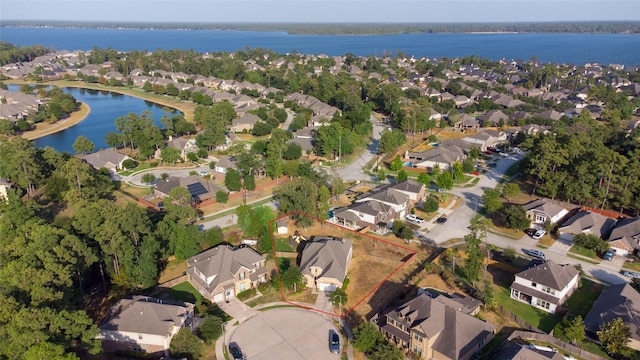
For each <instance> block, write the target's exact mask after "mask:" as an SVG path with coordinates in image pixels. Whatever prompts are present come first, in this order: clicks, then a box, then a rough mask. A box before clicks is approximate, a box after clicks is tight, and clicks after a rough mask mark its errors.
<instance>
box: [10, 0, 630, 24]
mask: <svg viewBox="0 0 640 360" xmlns="http://www.w3.org/2000/svg"><path fill="white" fill-rule="evenodd" d="M2 20H64V21H96V22H100V21H110V22H114V21H115V22H132V21H136V22H141V21H143V22H212V23H216V22H218V23H219V22H291V23H300V22H301V23H309V22H354V23H357V22H361V23H362V22H365V23H366V22H373V23H379V22H388V23H408V22H427V23H428V22H437V23H451V22H544V21H555V22H558V21H619V20H636V21H640V0H499V1H487V0H399V1H389V0H378V1H369V0H344V1H336V0H326V1H321V0H286V1H271V0H109V1H105V0H80V1H79V0H1V1H0V23H1V22H2Z"/></svg>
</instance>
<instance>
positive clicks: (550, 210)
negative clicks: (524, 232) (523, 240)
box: [522, 199, 569, 225]
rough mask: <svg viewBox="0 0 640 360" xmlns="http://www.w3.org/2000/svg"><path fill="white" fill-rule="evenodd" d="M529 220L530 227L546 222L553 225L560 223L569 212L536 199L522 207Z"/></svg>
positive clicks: (546, 201) (543, 200)
mask: <svg viewBox="0 0 640 360" xmlns="http://www.w3.org/2000/svg"><path fill="white" fill-rule="evenodd" d="M522 207H524V209H525V210H526V212H527V216H528V217H529V219H530V220H531V225H544V224H545V223H546V222H547V221H548V222H549V223H551V224H555V223H557V222H558V221H560V220H561V219H562V218H563V217H564V216H565V215H567V214H568V213H569V211H568V210H567V209H565V208H562V207H560V206H558V205H556V204H554V203H552V202H550V201H548V200H545V199H538V200H533V201H530V202H528V203H526V204H524V205H522Z"/></svg>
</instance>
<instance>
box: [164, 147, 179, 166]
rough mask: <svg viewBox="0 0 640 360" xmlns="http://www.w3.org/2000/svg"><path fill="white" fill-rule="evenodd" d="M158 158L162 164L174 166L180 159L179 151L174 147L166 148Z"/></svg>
mask: <svg viewBox="0 0 640 360" xmlns="http://www.w3.org/2000/svg"><path fill="white" fill-rule="evenodd" d="M160 158H161V159H162V161H164V162H168V163H171V164H173V165H175V164H176V162H177V161H178V160H180V159H181V157H180V150H178V149H176V148H174V147H170V146H167V147H165V148H164V149H162V150H161V151H160Z"/></svg>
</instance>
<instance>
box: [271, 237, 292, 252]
mask: <svg viewBox="0 0 640 360" xmlns="http://www.w3.org/2000/svg"><path fill="white" fill-rule="evenodd" d="M274 241H275V243H276V251H293V249H292V248H291V246H290V245H289V239H283V238H275V239H274Z"/></svg>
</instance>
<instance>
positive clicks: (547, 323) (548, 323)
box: [496, 287, 562, 333]
mask: <svg viewBox="0 0 640 360" xmlns="http://www.w3.org/2000/svg"><path fill="white" fill-rule="evenodd" d="M496 300H497V302H498V304H500V305H502V307H504V308H505V309H507V310H509V311H510V312H512V313H514V314H516V315H517V316H519V317H520V318H521V319H522V320H524V321H526V322H527V323H529V324H531V325H532V326H535V327H537V328H538V329H540V330H542V331H545V332H547V333H549V332H550V331H551V330H553V328H554V327H555V326H556V325H557V324H558V323H559V322H560V320H562V317H561V316H560V315H555V314H549V313H546V312H544V311H542V310H538V309H536V308H534V307H533V306H531V305H527V304H525V303H522V302H519V301H517V300H514V299H511V290H510V289H509V288H504V287H498V288H497V289H496Z"/></svg>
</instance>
